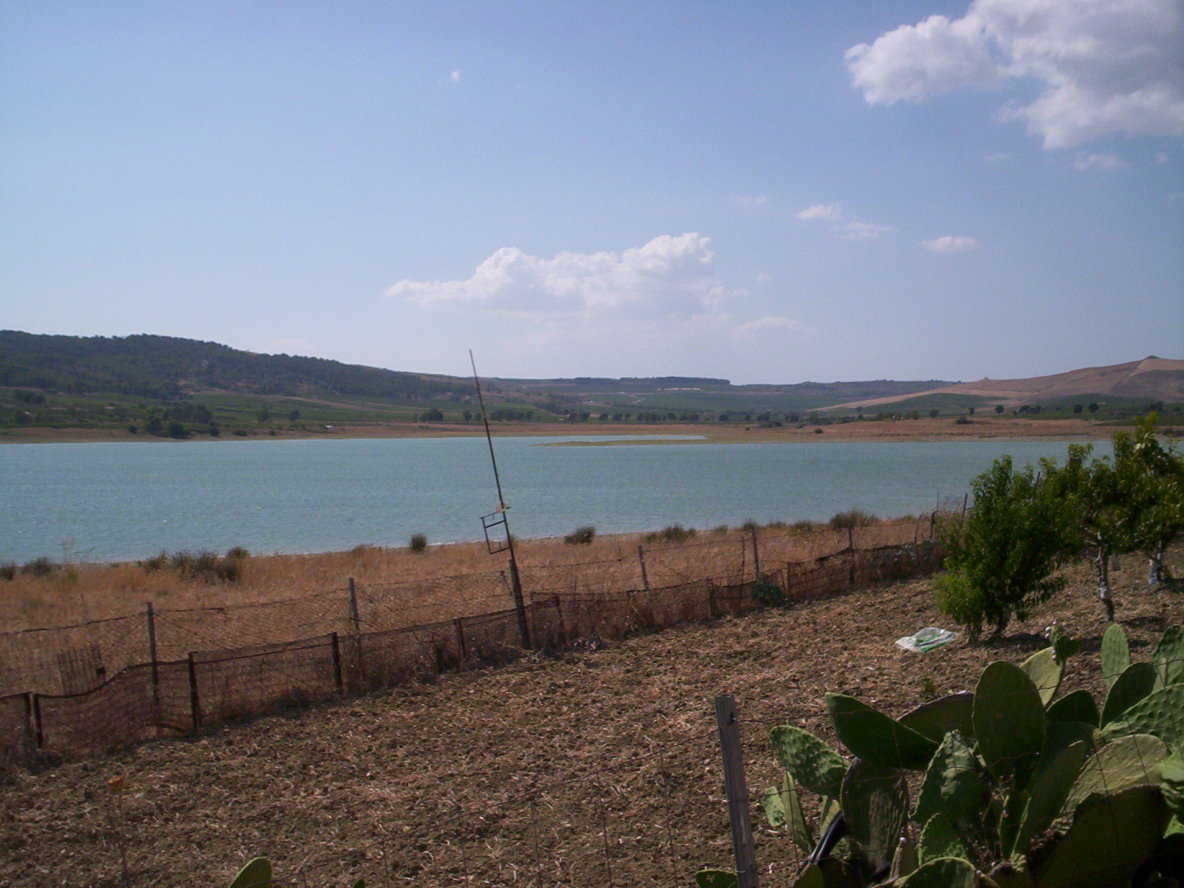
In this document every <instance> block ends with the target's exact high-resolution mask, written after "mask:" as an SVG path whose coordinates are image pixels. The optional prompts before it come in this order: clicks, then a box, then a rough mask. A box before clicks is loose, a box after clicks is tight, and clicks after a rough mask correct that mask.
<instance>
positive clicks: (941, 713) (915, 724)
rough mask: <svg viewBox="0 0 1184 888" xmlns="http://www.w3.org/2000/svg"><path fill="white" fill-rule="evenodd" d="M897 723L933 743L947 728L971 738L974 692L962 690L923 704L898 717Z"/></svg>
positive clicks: (947, 731)
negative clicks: (898, 721)
mask: <svg viewBox="0 0 1184 888" xmlns="http://www.w3.org/2000/svg"><path fill="white" fill-rule="evenodd" d="M900 723H901V724H902V725H904V726H905V727H906V728H912V729H913V730H914V731H916V732H917V733H918V734H921V735H923V736H925V737H928V738H929V739H930V740H932V741H933V742H934V743H941V740H942V738H943V737H944V736H945V735H946V734H948V733H949V732H950V731H957V732H958V733H959V734H961V735H962V736H963V737H965V738H966V739H968V740H973V739H974V694H972V693H970V692H969V691H963V692H962V693H959V694H949V695H948V696H945V697H938V698H937V699H936V700H930V701H929V702H928V703H922V704H921V705H920V706H918V707H917V708H916V709H913V710H911V711H909V712H906V713H905V714H904V715H902V716H901V717H900Z"/></svg>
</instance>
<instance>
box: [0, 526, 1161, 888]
mask: <svg viewBox="0 0 1184 888" xmlns="http://www.w3.org/2000/svg"><path fill="white" fill-rule="evenodd" d="M1171 554H1172V557H1171V559H1170V565H1171V567H1172V568H1173V570H1174V571H1175V572H1176V573H1177V574H1179V573H1181V571H1184V551H1181V550H1179V549H1177V550H1176V551H1174V552H1173V553H1171ZM1069 573H1070V586H1069V588H1068V589H1067V590H1066V591H1065V592H1064V593H1062V595H1061V597H1060V598H1058V599H1057V600H1056V601H1054V602H1052V603H1050V604H1049V605H1047V606H1045V607H1043V608H1041V609H1040V611H1039V612H1038V613H1037V614H1036V615H1035V616H1034V617H1033V618H1032V619H1031V620H1029V621H1027V622H1026V623H1023V624H1020V625H1012V626H1011V627H1010V629H1009V632H1008V635H1007V637H1006V638H1005V639H1004V640H1002V641H1001V642H998V643H996V644H994V645H991V646H971V645H968V644H966V643H965V642H958V643H956V644H954V645H951V646H949V647H946V648H942V649H939V650H937V651H934V652H932V653H930V654H925V655H918V654H909V653H905V652H903V651H900V650H898V649H896V648H895V647H894V646H893V641H894V640H895V639H896V638H897V637H899V636H901V635H905V634H909V633H912V632H914V631H916V630H917V629H918V628H920V627H922V626H926V625H932V624H936V625H942V624H943V622H944V621H943V619H942V618H941V617H940V615H939V614H937V613H936V612H935V610H934V608H933V604H932V592H931V588H930V586H929V584H928V582H926V581H913V582H905V583H897V584H892V585H885V586H881V587H876V588H869V589H865V590H861V591H857V592H852V593H849V594H846V595H843V596H839V597H836V598H833V599H829V600H824V601H816V602H813V603H810V604H803V605H799V606H796V607H793V608H790V609H787V610H781V611H762V612H759V613H757V614H755V615H753V616H750V617H747V618H743V619H736V620H723V621H720V622H717V623H714V624H710V625H702V626H689V627H684V628H680V629H675V630H670V631H666V632H663V633H659V634H656V635H651V636H645V637H638V638H634V639H630V640H628V641H624V642H620V643H614V644H610V645H608V646H606V647H602V648H599V649H597V648H595V647H591V646H590V647H588V648H586V649H583V650H578V651H574V652H572V653H570V654H568V655H566V656H563V657H561V658H558V659H554V660H545V659H526V660H523V661H520V662H518V663H517V664H514V665H511V666H509V667H505V668H502V669H497V670H490V671H482V672H470V673H464V674H455V675H449V676H446V677H443V678H441V679H440V680H439V681H437V682H435V683H433V684H426V685H421V686H416V687H409V688H403V689H400V690H397V691H394V692H390V693H384V694H379V695H374V696H371V697H367V698H363V699H359V700H354V701H350V702H347V703H340V704H336V705H328V706H324V707H319V708H315V709H308V710H292V711H287V712H282V713H275V714H271V715H269V716H265V717H260V718H257V719H254V720H251V721H249V722H245V723H241V724H237V725H232V726H223V727H219V728H216V729H213V730H211V731H209V732H207V733H205V734H203V735H199V736H198V737H196V738H193V739H188V740H181V741H171V742H154V743H149V744H145V745H142V746H140V747H139V748H136V749H134V750H130V751H127V752H124V753H121V754H118V755H113V756H110V757H106V758H99V759H95V760H91V761H86V762H80V763H72V764H65V765H61V766H58V767H47V768H45V769H43V770H39V771H37V772H34V773H29V772H18V773H16V774H15V775H11V776H10V777H9V779H8V781H7V783H6V784H4V785H0V884H3V885H58V886H96V888H98V886H112V888H113V886H118V885H121V856H122V857H125V859H126V862H127V878H126V881H124V882H122V884H127V885H131V886H144V888H148V886H162V885H214V886H216V885H219V884H227V883H228V881H229V879H230V877H231V876H232V875H233V872H234V871H235V870H236V868H237V867H238V866H239V865H240V864H241V863H242V862H243V861H245V860H246V859H247V858H248V857H250V856H252V855H255V854H268V855H270V856H271V857H272V858H273V859H274V861H275V862H276V867H277V872H278V873H279V874H280V875H283V876H288V877H292V878H293V879H294V881H293V882H292V883H291V884H294V885H301V886H304V885H307V886H321V885H326V886H341V885H345V884H347V883H349V882H351V881H352V880H353V879H355V878H358V877H365V878H366V879H367V884H368V885H370V886H375V885H377V886H383V888H385V886H390V885H404V884H412V883H414V884H422V885H427V886H451V885H455V886H465V888H470V886H478V885H482V886H485V885H492V886H501V885H506V886H510V885H523V886H536V885H537V886H544V885H546V886H551V885H581V886H583V885H589V886H592V885H596V886H601V885H613V884H620V885H626V884H628V885H631V886H633V885H654V886H658V885H662V886H671V885H679V884H683V885H685V884H689V883H690V878H691V874H692V872H693V871H694V870H695V869H697V868H699V867H702V866H727V865H728V864H729V862H730V844H729V839H728V827H727V819H726V812H725V807H724V804H723V800H722V777H721V770H720V764H719V753H718V747H717V743H716V737H715V727H714V719H713V716H712V699H713V698H714V696H715V695H716V694H719V693H731V694H733V695H735V697H736V699H737V702H738V707H739V712H740V716H741V720H742V733H743V738H744V745H745V760H746V767H747V773H748V781H749V787H750V791H752V792H753V794H754V795H756V794H759V792H760V790H761V788H762V787H764V786H766V785H769V784H771V783H773V782H774V780H775V779H776V777H777V773H776V767H775V763H774V761H773V759H772V755H771V752H770V749H769V745H768V739H767V737H768V729H769V727H770V726H772V725H773V724H776V723H780V722H782V721H786V720H788V721H792V722H794V723H796V724H800V725H802V726H804V727H806V728H808V729H810V730H814V731H817V732H819V733H822V734H824V735H826V734H828V733H829V732H828V730H827V727H826V718H825V707H824V704H823V699H822V694H823V692H824V691H826V690H838V691H845V692H848V693H853V694H856V695H857V696H859V697H860V698H861V699H864V700H866V701H867V702H869V703H873V704H875V705H877V706H879V707H881V708H883V709H885V710H887V711H889V712H891V713H893V714H897V713H899V712H901V711H902V710H904V709H906V708H909V707H911V706H912V705H914V704H916V703H918V702H920V701H921V700H922V699H924V697H925V695H926V694H932V693H945V692H950V691H956V690H962V689H965V688H968V687H971V686H972V685H973V683H974V681H975V680H976V678H977V675H978V673H979V671H980V670H981V668H982V667H983V666H984V665H985V664H986V663H988V662H989V661H991V660H994V659H1008V660H1011V661H1013V662H1017V661H1019V660H1020V659H1022V658H1023V657H1025V656H1026V655H1027V654H1028V653H1029V652H1030V651H1032V650H1035V649H1037V648H1038V647H1040V646H1041V639H1040V637H1039V633H1041V632H1042V631H1043V630H1044V627H1046V626H1047V625H1048V624H1049V623H1050V622H1051V621H1052V620H1054V619H1056V620H1058V621H1059V622H1060V623H1061V624H1062V625H1063V626H1065V627H1066V628H1067V629H1068V630H1069V632H1070V633H1072V634H1073V635H1074V636H1076V637H1079V638H1083V639H1084V640H1085V642H1086V644H1085V648H1084V652H1083V653H1082V654H1081V655H1080V656H1079V657H1078V658H1075V660H1074V661H1073V662H1072V664H1071V666H1070V668H1069V676H1068V678H1067V682H1066V683H1067V685H1068V686H1069V687H1072V688H1075V687H1089V688H1092V689H1093V690H1095V691H1096V690H1097V689H1098V684H1099V682H1098V681H1097V672H1098V658H1097V649H1098V641H1099V639H1100V636H1101V633H1102V631H1103V629H1104V628H1105V624H1104V622H1103V620H1102V617H1103V614H1102V608H1101V606H1100V604H1099V603H1098V602H1097V600H1096V599H1095V598H1094V597H1093V596H1092V595H1091V594H1090V587H1091V580H1090V576H1089V573H1088V571H1087V569H1086V568H1085V566H1084V565H1081V566H1077V567H1074V568H1073V569H1072V570H1071V571H1070V572H1069ZM1145 575H1146V571H1145V565H1144V564H1142V563H1139V562H1136V561H1134V560H1131V559H1128V560H1124V562H1123V569H1122V570H1120V571H1118V572H1117V573H1116V574H1115V578H1116V581H1117V587H1116V600H1117V603H1118V617H1119V619H1120V620H1121V621H1122V623H1123V625H1124V626H1125V628H1126V630H1127V632H1128V634H1129V635H1130V637H1131V639H1132V653H1133V655H1134V656H1135V657H1136V658H1140V657H1143V658H1145V657H1147V656H1148V654H1149V645H1150V644H1151V643H1153V640H1154V639H1155V638H1156V637H1158V634H1159V633H1160V632H1162V630H1163V628H1164V627H1165V626H1166V625H1168V624H1169V623H1170V622H1175V623H1179V622H1180V621H1181V620H1182V619H1184V596H1182V594H1181V593H1179V592H1169V591H1149V590H1148V589H1147V588H1146V587H1145V585H1144V583H1145ZM947 625H948V624H947ZM115 778H121V779H122V781H123V782H122V787H123V788H122V791H121V792H119V793H113V792H111V791H110V788H109V787H110V783H109V782H110V781H111V780H113V779H115ZM755 822H756V824H757V829H756V832H757V842H758V845H757V855H758V860H759V861H760V864H761V866H762V870H763V872H764V875H763V877H762V884H765V885H772V886H779V885H787V884H789V881H790V876H791V874H792V872H793V871H794V868H795V865H796V863H797V861H798V858H797V856H796V855H795V853H794V852H793V850H792V849H791V847H790V844H789V842H788V841H787V840H786V839H785V838H784V836H783V835H780V834H779V833H775V832H773V831H771V830H769V829H767V828H766V827H764V825H763V823H762V821H761V820H760V819H759V815H758V819H757V820H756V821H755Z"/></svg>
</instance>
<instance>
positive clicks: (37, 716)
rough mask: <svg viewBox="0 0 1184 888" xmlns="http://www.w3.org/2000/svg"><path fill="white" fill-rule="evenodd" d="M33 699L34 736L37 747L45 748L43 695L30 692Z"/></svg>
mask: <svg viewBox="0 0 1184 888" xmlns="http://www.w3.org/2000/svg"><path fill="white" fill-rule="evenodd" d="M29 696H30V698H31V699H32V707H33V710H32V715H33V736H34V737H35V738H36V740H37V748H38V749H44V748H45V724H44V723H43V722H42V721H41V695H40V694H30V695H29Z"/></svg>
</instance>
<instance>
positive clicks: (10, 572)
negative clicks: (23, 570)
mask: <svg viewBox="0 0 1184 888" xmlns="http://www.w3.org/2000/svg"><path fill="white" fill-rule="evenodd" d="M15 577H16V565H15V564H14V563H12V562H11V561H5V562H4V563H3V564H0V579H5V580H11V579H13V578H15Z"/></svg>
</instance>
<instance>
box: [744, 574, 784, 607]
mask: <svg viewBox="0 0 1184 888" xmlns="http://www.w3.org/2000/svg"><path fill="white" fill-rule="evenodd" d="M752 598H753V601H755V602H756V603H757V604H759V605H760V606H761V607H785V605H787V604H789V598H788V597H787V596H786V594H785V590H784V589H782V588H781V587H780V586H778V585H777V584H776V583H775V582H773V580H772V579H771V578H770V577H769V575H768V574H761V575H760V577H759V578H758V579H757V581H756V582H755V583H753V584H752Z"/></svg>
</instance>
